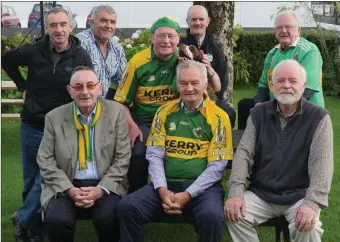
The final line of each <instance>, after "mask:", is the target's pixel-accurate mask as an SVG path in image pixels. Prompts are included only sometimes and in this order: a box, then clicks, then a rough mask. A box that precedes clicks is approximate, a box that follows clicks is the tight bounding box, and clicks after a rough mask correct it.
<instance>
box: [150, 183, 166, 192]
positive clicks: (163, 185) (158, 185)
mask: <svg viewBox="0 0 340 242" xmlns="http://www.w3.org/2000/svg"><path fill="white" fill-rule="evenodd" d="M152 183H153V188H154V189H155V190H156V189H158V188H160V187H164V188H166V189H168V185H167V183H166V181H152Z"/></svg>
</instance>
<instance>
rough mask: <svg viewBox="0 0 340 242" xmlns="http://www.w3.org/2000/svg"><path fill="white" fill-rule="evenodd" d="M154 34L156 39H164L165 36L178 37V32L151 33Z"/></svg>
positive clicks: (172, 38)
mask: <svg viewBox="0 0 340 242" xmlns="http://www.w3.org/2000/svg"><path fill="white" fill-rule="evenodd" d="M153 35H154V36H156V37H157V38H158V39H161V40H164V39H165V38H166V37H167V36H168V38H169V40H174V39H176V37H178V34H164V33H159V34H153Z"/></svg>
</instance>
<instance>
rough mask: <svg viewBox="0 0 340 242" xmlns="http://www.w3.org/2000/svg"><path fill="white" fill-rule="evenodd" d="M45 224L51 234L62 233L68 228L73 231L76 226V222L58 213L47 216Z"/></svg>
mask: <svg viewBox="0 0 340 242" xmlns="http://www.w3.org/2000/svg"><path fill="white" fill-rule="evenodd" d="M44 224H45V228H46V230H47V232H51V231H61V230H64V229H66V228H68V229H69V228H71V229H73V228H74V226H75V221H72V220H70V219H68V218H66V217H65V216H61V215H60V214H59V213H58V212H54V213H53V214H47V216H46V218H45V220H44Z"/></svg>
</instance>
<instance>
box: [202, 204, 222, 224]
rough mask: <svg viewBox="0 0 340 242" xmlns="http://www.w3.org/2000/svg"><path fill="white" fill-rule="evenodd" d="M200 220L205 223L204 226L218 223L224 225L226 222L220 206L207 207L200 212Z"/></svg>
mask: <svg viewBox="0 0 340 242" xmlns="http://www.w3.org/2000/svg"><path fill="white" fill-rule="evenodd" d="M198 222H199V223H203V224H204V226H207V225H211V226H213V224H214V226H216V224H220V225H222V224H223V223H224V215H223V210H222V208H221V209H218V208H214V207H211V208H206V209H204V210H202V211H201V212H200V213H199V216H198Z"/></svg>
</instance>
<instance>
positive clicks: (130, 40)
mask: <svg viewBox="0 0 340 242" xmlns="http://www.w3.org/2000/svg"><path fill="white" fill-rule="evenodd" d="M124 42H125V44H131V43H132V39H129V38H127V39H125V40H124Z"/></svg>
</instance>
